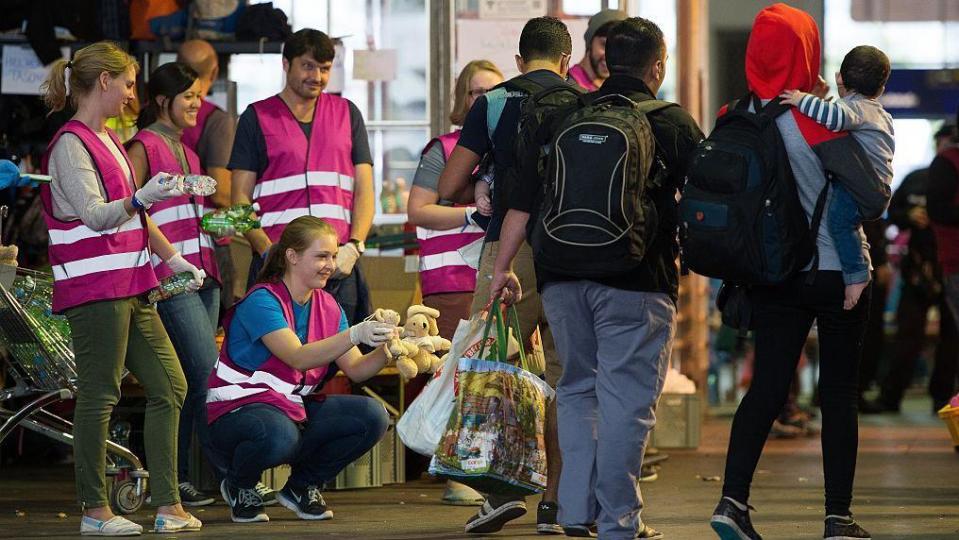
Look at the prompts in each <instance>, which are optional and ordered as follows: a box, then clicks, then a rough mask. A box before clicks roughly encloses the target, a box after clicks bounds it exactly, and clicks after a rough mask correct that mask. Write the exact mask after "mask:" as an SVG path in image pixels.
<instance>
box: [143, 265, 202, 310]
mask: <svg viewBox="0 0 959 540" xmlns="http://www.w3.org/2000/svg"><path fill="white" fill-rule="evenodd" d="M195 289H196V284H195V283H194V282H193V274H191V273H190V272H180V273H179V274H173V275H172V276H169V277H167V278H164V279H163V280H161V281H160V286H159V287H157V288H155V289H153V290H151V291H150V292H148V293H147V303H150V304H156V303H157V302H162V301H163V300H166V299H168V298H173V297H174V296H176V295H178V294H183V293H185V292H187V291H189V290H195Z"/></svg>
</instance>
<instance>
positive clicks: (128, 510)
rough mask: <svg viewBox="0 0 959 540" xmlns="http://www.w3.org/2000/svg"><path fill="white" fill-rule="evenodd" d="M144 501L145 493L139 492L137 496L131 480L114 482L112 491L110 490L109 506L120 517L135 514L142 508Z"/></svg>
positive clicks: (135, 487)
mask: <svg viewBox="0 0 959 540" xmlns="http://www.w3.org/2000/svg"><path fill="white" fill-rule="evenodd" d="M144 499H146V493H145V492H143V491H142V490H141V491H140V494H139V495H138V494H137V486H136V482H134V481H133V480H121V481H119V482H115V483H114V484H113V489H111V490H110V506H112V507H113V511H114V512H116V513H117V514H120V515H126V514H132V513H134V512H136V511H137V510H139V509H140V507H141V506H143V501H144Z"/></svg>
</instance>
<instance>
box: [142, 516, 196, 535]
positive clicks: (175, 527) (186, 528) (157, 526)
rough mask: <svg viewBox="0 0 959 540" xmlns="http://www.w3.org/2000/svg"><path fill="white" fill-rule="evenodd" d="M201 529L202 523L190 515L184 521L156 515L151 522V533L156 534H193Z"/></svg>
mask: <svg viewBox="0 0 959 540" xmlns="http://www.w3.org/2000/svg"><path fill="white" fill-rule="evenodd" d="M200 527H203V522H201V521H200V520H199V519H197V518H195V517H193V516H192V515H191V516H190V517H188V518H186V519H183V518H181V517H177V516H171V515H170V514H157V517H156V519H155V520H154V521H153V532H155V533H157V534H166V533H181V532H195V531H199V530H200Z"/></svg>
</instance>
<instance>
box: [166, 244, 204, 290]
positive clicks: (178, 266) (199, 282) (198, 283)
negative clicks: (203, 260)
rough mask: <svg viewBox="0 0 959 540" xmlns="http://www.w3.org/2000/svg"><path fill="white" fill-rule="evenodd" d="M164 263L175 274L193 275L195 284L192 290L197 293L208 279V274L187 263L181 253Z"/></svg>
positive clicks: (192, 285)
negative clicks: (185, 273) (187, 273)
mask: <svg viewBox="0 0 959 540" xmlns="http://www.w3.org/2000/svg"><path fill="white" fill-rule="evenodd" d="M164 262H166V265H167V266H169V267H170V270H173V273H174V274H179V273H180V272H189V273H191V274H193V284H191V285H190V290H192V291H196V290H199V288H200V287H202V286H203V280H204V279H206V272H205V271H203V270H200V269H199V268H197V267H196V266H193V265H192V264H190V263H189V262H187V260H186V259H184V258H183V256H182V255H180V254H179V253H174V254H173V256H172V257H170V258H169V259H167V260H166V261H164Z"/></svg>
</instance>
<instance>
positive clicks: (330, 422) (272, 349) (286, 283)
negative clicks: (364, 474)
mask: <svg viewBox="0 0 959 540" xmlns="http://www.w3.org/2000/svg"><path fill="white" fill-rule="evenodd" d="M338 243H339V236H338V231H337V230H336V229H335V228H334V227H333V226H332V225H330V224H329V223H327V222H325V221H324V220H322V219H320V218H317V217H313V216H302V217H299V218H296V219H294V220H293V221H292V222H290V223H289V224H288V225H287V226H286V227H285V228H284V230H283V233H282V234H281V235H280V237H279V238H278V241H277V243H276V244H275V245H274V246H273V248H272V249H271V250H270V254H269V257H268V258H267V261H266V263H265V265H264V267H263V269H262V271H261V272H260V274H259V276H258V277H257V284H256V285H255V286H254V287H253V288H252V289H251V290H250V292H248V293H247V295H246V297H244V298H243V299H242V300H240V301H239V302H237V303H236V304H234V306H233V307H232V308H230V310H229V311H228V312H227V315H226V316H225V317H224V320H223V327H224V328H225V329H226V339H225V340H224V344H223V347H222V349H221V350H220V358H219V361H218V362H217V364H216V367H215V368H214V370H213V373H212V374H211V375H210V380H209V393H208V396H207V415H208V418H209V422H210V435H211V441H212V444H213V446H214V448H215V449H216V450H217V452H218V453H219V454H220V455H221V456H222V457H224V458H225V459H226V462H227V463H228V467H227V473H226V478H225V479H224V480H223V482H222V483H221V484H220V491H221V493H222V494H223V498H224V499H225V500H226V501H227V503H228V504H229V505H230V511H231V516H232V518H233V521H235V522H238V523H248V522H257V521H269V517H267V515H266V513H265V512H264V511H263V507H264V505H263V500H262V499H261V497H260V494H259V493H258V492H257V490H256V483H257V482H258V481H259V479H260V476H261V475H262V473H263V471H264V470H266V469H268V468H270V467H275V466H277V465H280V464H284V463H288V464H290V465H291V466H292V469H291V472H290V478H289V480H287V482H286V485H285V486H284V487H283V489H281V490H280V491H278V492H277V494H276V498H277V500H278V502H279V503H280V504H282V505H283V506H285V507H286V508H289V509H290V510H292V511H293V512H294V513H296V515H297V516H298V517H300V518H301V519H308V520H324V519H330V518H332V517H333V512H332V511H331V510H330V509H329V507H327V505H326V502H325V501H324V500H323V496H322V495H321V494H320V486H322V485H323V484H324V483H325V482H327V481H330V480H332V479H333V478H335V477H336V475H337V474H338V473H339V472H340V471H341V470H342V469H343V468H344V467H346V466H347V465H348V464H350V463H351V462H353V461H354V460H356V459H357V458H359V457H360V456H362V455H363V454H365V453H366V452H367V451H368V450H369V449H370V448H372V447H373V445H375V444H376V443H377V441H379V440H380V438H381V437H382V436H383V434H384V433H385V432H386V427H387V423H388V421H389V419H388V417H387V414H386V410H385V409H384V408H383V406H382V405H381V404H380V403H379V402H377V401H375V400H373V399H371V398H368V397H366V396H352V395H331V396H326V395H323V394H320V393H318V390H319V389H320V388H321V387H322V386H323V383H324V382H326V381H327V380H328V379H329V378H331V377H332V376H333V375H334V374H335V373H336V372H337V370H342V371H343V373H344V374H346V376H347V377H349V378H350V379H351V380H353V381H363V380H366V379H368V378H370V377H372V376H373V375H376V374H377V373H378V372H379V371H380V369H382V368H383V366H384V365H385V364H386V360H387V357H386V353H385V349H384V347H383V344H384V343H386V342H387V341H388V340H389V339H390V338H391V337H393V336H395V335H396V332H397V328H396V327H394V326H392V325H390V324H387V323H379V322H376V321H366V322H361V323H359V324H357V325H355V326H352V327H350V325H349V323H348V322H347V319H346V314H345V313H344V312H343V308H341V307H340V306H339V304H337V303H336V300H335V299H334V298H333V296H332V295H330V294H329V293H327V292H326V291H324V290H323V288H324V287H325V286H326V284H327V281H328V280H329V279H330V278H331V277H332V276H333V274H334V272H336V256H337V251H338V249H339V248H338V246H337V244H338ZM360 343H362V344H364V345H367V346H369V347H373V348H374V350H373V352H371V353H369V354H366V355H363V354H362V353H360V351H359V349H357V348H356V345H359V344H360Z"/></svg>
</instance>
